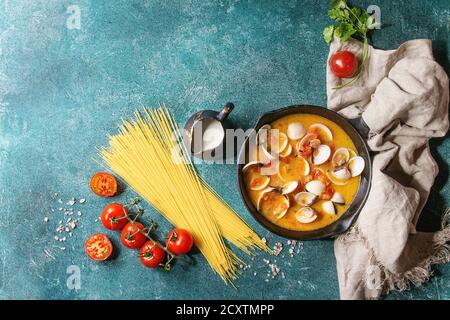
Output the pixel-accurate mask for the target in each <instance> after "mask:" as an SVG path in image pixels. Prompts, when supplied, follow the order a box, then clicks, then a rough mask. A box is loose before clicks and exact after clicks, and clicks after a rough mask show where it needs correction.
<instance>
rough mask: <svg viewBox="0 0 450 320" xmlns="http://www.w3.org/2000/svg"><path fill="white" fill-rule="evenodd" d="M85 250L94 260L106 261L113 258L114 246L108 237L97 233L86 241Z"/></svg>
mask: <svg viewBox="0 0 450 320" xmlns="http://www.w3.org/2000/svg"><path fill="white" fill-rule="evenodd" d="M84 250H85V251H86V254H87V255H88V257H89V258H91V259H92V260H94V261H105V260H106V259H108V258H109V257H110V256H111V254H112V252H113V246H112V243H111V241H110V240H109V239H108V237H107V236H106V235H104V234H103V233H96V234H94V235H92V236H90V237H89V238H88V239H87V240H86V243H85V244H84Z"/></svg>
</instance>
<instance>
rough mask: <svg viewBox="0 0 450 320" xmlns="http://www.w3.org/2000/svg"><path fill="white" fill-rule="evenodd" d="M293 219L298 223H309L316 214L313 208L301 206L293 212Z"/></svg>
mask: <svg viewBox="0 0 450 320" xmlns="http://www.w3.org/2000/svg"><path fill="white" fill-rule="evenodd" d="M295 219H297V221H298V222H300V223H311V222H314V221H315V220H316V219H317V214H316V212H315V211H314V209H313V208H311V207H303V208H300V209H299V210H298V211H297V212H296V213H295Z"/></svg>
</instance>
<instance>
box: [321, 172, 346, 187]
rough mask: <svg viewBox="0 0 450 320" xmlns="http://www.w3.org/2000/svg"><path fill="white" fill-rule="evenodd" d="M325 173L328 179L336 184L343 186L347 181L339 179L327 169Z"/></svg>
mask: <svg viewBox="0 0 450 320" xmlns="http://www.w3.org/2000/svg"><path fill="white" fill-rule="evenodd" d="M326 175H327V177H328V179H330V181H331V182H332V183H333V184H335V185H337V186H345V185H346V184H347V183H348V180H339V179H337V178H336V177H334V176H333V173H332V172H331V171H327V172H326Z"/></svg>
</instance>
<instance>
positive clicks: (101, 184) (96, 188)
mask: <svg viewBox="0 0 450 320" xmlns="http://www.w3.org/2000/svg"><path fill="white" fill-rule="evenodd" d="M89 186H90V187H91V190H92V191H93V192H94V193H95V194H96V195H98V196H100V197H112V196H113V195H115V194H116V192H117V180H116V178H114V176H113V175H112V174H109V173H106V172H98V173H96V174H94V175H93V176H92V178H91V182H90V183H89Z"/></svg>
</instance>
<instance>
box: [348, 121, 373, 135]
mask: <svg viewBox="0 0 450 320" xmlns="http://www.w3.org/2000/svg"><path fill="white" fill-rule="evenodd" d="M348 121H349V122H350V123H351V124H352V126H353V127H354V128H355V129H356V130H357V131H358V132H359V134H360V135H361V136H362V137H363V138H364V139H368V138H369V132H370V128H369V127H368V126H367V124H366V123H365V122H364V120H363V118H362V117H358V118H353V119H348Z"/></svg>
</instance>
